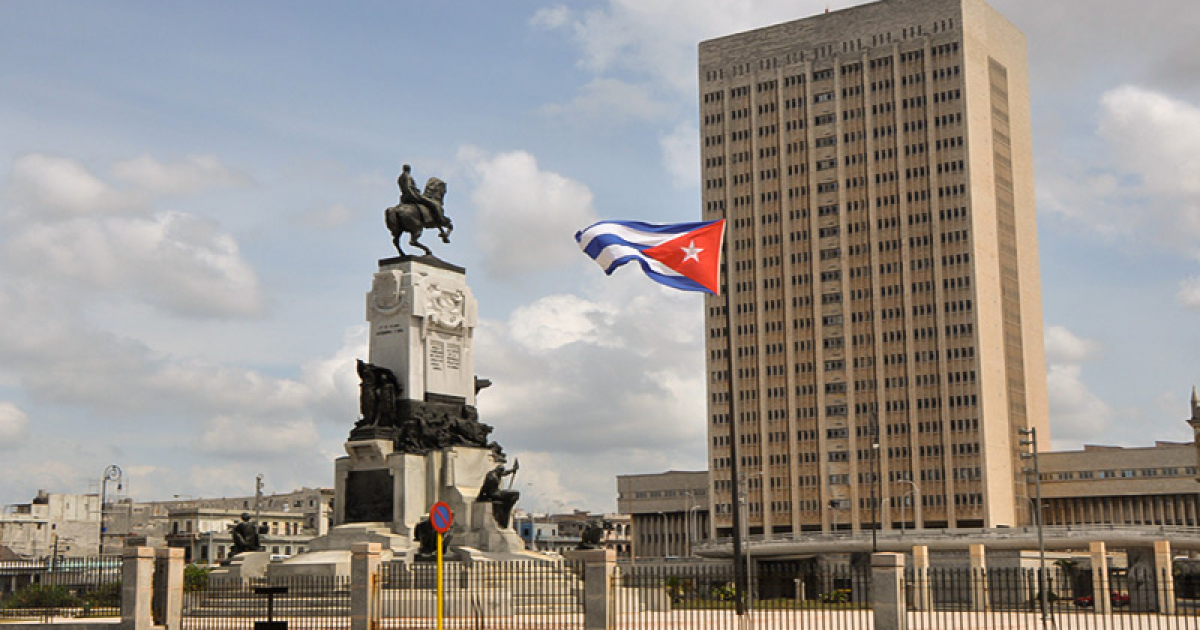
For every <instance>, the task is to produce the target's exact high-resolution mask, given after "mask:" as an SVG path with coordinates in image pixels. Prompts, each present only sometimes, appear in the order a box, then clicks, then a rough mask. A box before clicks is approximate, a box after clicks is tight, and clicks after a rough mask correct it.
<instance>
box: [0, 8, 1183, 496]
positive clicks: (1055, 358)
mask: <svg viewBox="0 0 1200 630" xmlns="http://www.w3.org/2000/svg"><path fill="white" fill-rule="evenodd" d="M852 4H853V3H847V2H831V3H825V2H816V1H812V0H791V1H787V2H785V1H781V0H596V1H594V2H577V3H568V4H556V3H554V2H550V1H544V2H543V1H534V0H514V1H511V2H484V1H476V2H467V1H447V2H436V3H435V2H426V3H417V2H357V3H326V2H282V1H264V2H254V3H244V2H221V1H214V2H205V3H192V4H182V3H150V2H107V3H88V2H59V1H55V0H46V1H41V2H6V3H0V60H2V61H0V86H2V87H0V95H2V97H0V471H3V479H4V480H3V482H2V483H0V503H13V502H22V501H28V500H29V499H30V498H32V497H33V495H34V494H35V493H36V491H37V490H38V489H39V488H44V489H46V490H49V491H52V492H89V491H92V492H94V491H96V490H97V488H98V485H99V481H98V480H99V478H100V476H101V474H102V473H103V471H104V468H105V467H106V466H108V465H110V464H116V465H118V466H120V467H121V468H122V469H123V471H124V473H125V483H124V484H123V487H122V490H121V492H122V493H124V494H127V495H128V496H132V497H134V498H135V499H139V500H151V499H165V498H170V497H171V496H173V495H176V494H178V495H185V496H210V497H216V496H243V495H248V494H252V493H253V491H254V478H255V475H258V474H262V475H263V476H264V480H265V483H266V491H267V492H286V491H288V490H291V489H294V488H298V487H301V486H308V487H315V486H322V487H330V486H332V483H333V459H334V458H335V457H337V456H339V455H340V454H342V453H343V449H342V445H343V442H344V441H345V439H346V437H347V435H348V432H349V430H350V428H351V427H352V426H353V423H354V420H355V419H356V417H357V411H358V408H357V389H358V380H357V376H356V375H355V371H354V360H355V359H356V358H366V324H365V321H364V317H365V313H364V308H365V304H364V296H365V293H366V292H367V291H368V290H369V289H370V286H371V275H372V274H373V273H374V271H375V270H376V261H377V260H378V259H380V258H385V257H388V256H390V255H392V254H393V251H392V249H391V243H390V238H389V235H388V233H387V230H386V228H385V227H384V225H383V209H384V208H385V207H387V206H389V205H392V204H393V203H395V200H396V197H397V194H398V191H397V188H396V183H395V179H396V176H397V175H398V174H399V172H400V165H401V164H403V163H408V164H411V165H412V167H413V174H414V175H415V176H416V178H417V180H418V181H419V182H424V181H425V179H427V178H429V177H433V176H436V177H439V178H441V179H443V180H445V181H446V182H447V183H448V192H447V195H446V201H445V208H446V212H447V214H448V215H449V216H450V217H451V218H452V219H453V220H454V222H455V226H456V230H455V232H454V235H453V242H452V243H451V244H450V245H441V244H435V245H434V249H435V253H436V254H437V255H438V256H440V257H442V258H443V259H445V260H448V261H451V262H454V263H456V264H459V265H462V266H464V267H466V269H467V279H468V282H470V284H471V286H472V288H473V291H474V293H475V295H476V297H477V298H478V300H479V312H480V324H479V328H478V330H477V331H476V337H475V343H476V348H475V350H476V370H477V372H478V373H479V375H480V376H481V377H486V378H490V379H491V380H492V381H493V382H494V385H493V386H492V387H491V388H489V389H487V390H486V391H484V392H483V393H481V395H480V398H479V410H480V414H481V419H482V420H483V421H485V422H487V423H489V424H491V425H493V426H494V427H495V432H494V433H493V434H492V436H493V437H494V438H495V439H497V440H498V441H499V442H500V443H501V444H503V445H504V447H505V449H506V451H507V452H508V453H509V455H510V457H514V456H515V457H517V458H519V459H520V462H521V470H520V473H519V474H518V477H517V479H516V483H515V486H514V487H515V488H516V489H518V490H520V491H521V492H522V494H523V498H522V506H523V507H525V508H527V509H531V510H535V511H542V510H556V511H557V510H570V509H586V510H592V511H600V510H605V511H611V510H614V509H615V507H616V481H615V477H616V475H618V474H631V473H651V472H661V471H665V470H669V469H676V470H701V469H704V468H705V466H706V462H705V453H706V450H705V439H706V438H705V436H706V432H705V417H704V412H705V407H704V399H705V381H704V365H703V360H704V350H703V343H704V334H703V319H702V310H703V306H702V302H703V299H702V298H701V297H700V296H699V295H698V294H686V293H677V292H676V293H673V292H671V291H669V290H667V289H664V288H661V287H659V286H658V285H656V284H654V283H651V282H649V281H647V280H646V279H645V278H644V277H642V276H641V274H640V273H638V272H637V271H636V270H635V269H634V268H628V269H624V270H622V271H620V272H618V273H617V274H615V275H614V276H612V277H605V276H604V275H603V273H601V272H600V270H599V268H598V267H596V266H595V265H594V263H592V262H591V261H590V260H589V259H587V258H586V257H585V256H583V255H582V254H581V253H580V252H579V251H578V249H577V248H576V246H575V243H574V240H573V235H574V233H575V231H576V230H578V229H581V228H583V227H585V226H587V225H589V224H591V223H592V222H594V221H596V220H599V219H609V218H611V219H638V220H647V221H660V222H672V221H693V220H698V219H699V217H700V190H699V172H700V160H699V148H698V136H699V133H698V131H697V129H698V127H697V125H698V123H697V111H698V105H697V93H698V88H697V77H696V46H697V43H698V42H699V41H701V40H704V39H707V38H711V37H716V36H720V35H725V34H729V33H733V32H737V31H740V30H745V29H748V28H755V27H760V26H765V25H769V24H773V23H777V22H781V21H786V20H791V19H798V18H802V17H807V16H809V15H814V14H817V13H821V12H822V11H824V10H825V9H826V8H827V7H828V8H830V9H831V10H838V9H841V8H845V7H847V6H851V5H852ZM993 5H994V6H995V7H996V8H997V9H998V10H999V11H1000V12H1001V13H1003V14H1004V15H1006V16H1007V17H1008V18H1009V19H1010V20H1011V21H1012V22H1013V23H1014V24H1016V25H1017V26H1018V28H1020V29H1021V30H1022V31H1024V33H1025V34H1026V37H1027V40H1028V46H1029V59H1030V76H1031V84H1030V92H1031V98H1032V111H1033V129H1034V152H1035V160H1036V165H1035V172H1036V180H1037V201H1038V213H1039V218H1038V221H1039V240H1040V256H1041V273H1042V288H1043V306H1044V313H1045V325H1046V329H1045V341H1046V349H1047V375H1048V388H1049V397H1050V422H1051V431H1052V437H1053V444H1054V446H1055V448H1058V449H1066V448H1079V447H1080V446H1081V445H1082V444H1084V443H1095V444H1119V445H1128V446H1139V445H1141V446H1146V445H1150V444H1151V443H1152V442H1153V441H1154V440H1181V441H1186V440H1190V437H1191V436H1190V429H1189V428H1188V426H1187V424H1186V423H1185V420H1186V419H1187V417H1188V415H1189V413H1188V402H1187V401H1188V398H1189V395H1190V391H1191V387H1192V386H1193V385H1194V384H1197V383H1200V325H1198V320H1200V82H1198V81H1197V80H1196V77H1198V76H1200V40H1198V39H1197V38H1196V37H1195V33H1196V32H1200V11H1197V10H1195V8H1194V6H1193V5H1192V3H1191V2H1188V1H1186V0H1145V1H1143V2H1139V3H1133V2H1113V1H1111V0H1054V1H1052V2H1044V1H1042V0H995V2H994V3H993ZM426 240H429V241H431V242H434V243H436V239H435V238H433V237H432V235H431V236H430V237H427V239H426Z"/></svg>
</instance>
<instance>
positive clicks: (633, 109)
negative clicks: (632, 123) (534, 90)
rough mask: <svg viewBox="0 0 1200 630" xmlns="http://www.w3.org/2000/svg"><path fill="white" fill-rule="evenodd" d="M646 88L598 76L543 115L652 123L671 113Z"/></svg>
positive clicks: (643, 85)
mask: <svg viewBox="0 0 1200 630" xmlns="http://www.w3.org/2000/svg"><path fill="white" fill-rule="evenodd" d="M653 91H654V90H653V89H652V88H651V86H649V85H645V84H642V85H638V84H633V83H628V82H626V81H621V80H618V79H612V78H606V77H600V78H596V79H593V80H591V81H590V82H588V83H587V85H584V86H583V87H582V88H580V91H579V95H578V96H576V97H575V98H574V99H573V100H571V101H569V102H567V103H562V104H560V103H553V104H550V105H546V106H545V107H543V108H542V111H544V112H545V113H546V114H548V115H550V116H557V117H562V118H569V119H578V118H585V119H588V120H594V121H603V122H606V123H613V122H624V121H629V120H655V119H658V118H662V117H663V116H666V115H667V114H669V113H670V112H671V108H670V106H669V105H668V104H667V103H666V102H663V101H660V100H657V99H656V98H655V97H654V96H653V95H652V92H653Z"/></svg>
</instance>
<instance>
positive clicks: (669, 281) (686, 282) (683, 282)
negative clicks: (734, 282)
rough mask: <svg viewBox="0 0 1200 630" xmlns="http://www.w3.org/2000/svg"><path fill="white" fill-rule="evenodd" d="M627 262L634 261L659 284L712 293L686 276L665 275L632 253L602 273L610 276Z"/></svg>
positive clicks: (616, 261) (614, 262)
mask: <svg viewBox="0 0 1200 630" xmlns="http://www.w3.org/2000/svg"><path fill="white" fill-rule="evenodd" d="M628 262H636V263H637V264H639V265H641V267H642V271H644V272H645V273H646V275H647V276H648V277H649V278H650V279H651V280H653V281H655V282H657V283H659V284H664V285H666V286H668V287H671V288H673V289H680V290H682V291H700V292H703V293H712V291H709V290H708V289H707V288H705V287H704V286H703V285H701V284H700V283H699V282H696V281H695V280H692V279H691V278H688V277H687V276H676V275H667V274H665V273H661V272H658V271H655V270H654V269H651V268H650V263H649V262H648V261H647V260H646V259H645V258H643V257H641V256H635V255H632V254H631V255H629V256H624V257H622V258H618V259H616V260H615V261H613V264H612V265H611V266H609V268H608V269H605V270H604V273H606V274H608V275H610V276H611V275H612V273H613V272H614V271H616V270H617V268H618V267H620V266H622V265H624V264H625V263H628Z"/></svg>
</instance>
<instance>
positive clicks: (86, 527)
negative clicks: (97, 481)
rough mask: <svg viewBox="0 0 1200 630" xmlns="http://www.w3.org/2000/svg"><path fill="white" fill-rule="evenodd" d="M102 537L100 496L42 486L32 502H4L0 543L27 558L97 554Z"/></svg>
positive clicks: (0, 522)
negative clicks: (56, 491)
mask: <svg viewBox="0 0 1200 630" xmlns="http://www.w3.org/2000/svg"><path fill="white" fill-rule="evenodd" d="M99 540H100V496H99V495H96V494H57V493H48V492H46V491H44V490H39V491H38V493H37V496H36V497H34V499H33V500H32V501H30V502H29V503H14V504H11V505H6V506H4V510H3V511H2V512H0V546H4V547H7V548H8V549H10V550H11V551H12V552H13V553H15V554H16V555H18V556H20V557H23V558H30V559H38V558H46V557H49V556H51V555H54V554H55V553H57V555H58V556H63V557H75V558H78V557H84V556H94V555H97V551H98V543H99Z"/></svg>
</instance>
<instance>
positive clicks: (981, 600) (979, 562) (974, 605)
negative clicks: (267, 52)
mask: <svg viewBox="0 0 1200 630" xmlns="http://www.w3.org/2000/svg"><path fill="white" fill-rule="evenodd" d="M970 554H971V609H972V610H987V609H988V605H989V602H988V576H987V549H986V548H985V547H984V546H983V545H971V546H970Z"/></svg>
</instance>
